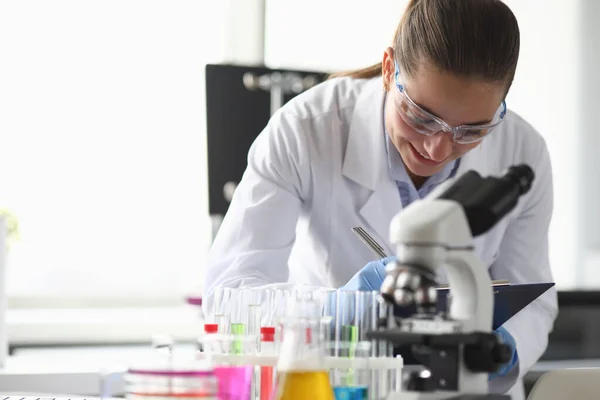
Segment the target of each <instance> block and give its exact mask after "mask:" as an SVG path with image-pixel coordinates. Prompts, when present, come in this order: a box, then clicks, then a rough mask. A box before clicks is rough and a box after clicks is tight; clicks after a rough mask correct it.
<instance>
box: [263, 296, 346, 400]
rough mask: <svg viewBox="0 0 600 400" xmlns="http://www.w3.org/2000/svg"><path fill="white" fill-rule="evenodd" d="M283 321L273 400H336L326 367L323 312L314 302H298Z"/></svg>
mask: <svg viewBox="0 0 600 400" xmlns="http://www.w3.org/2000/svg"><path fill="white" fill-rule="evenodd" d="M287 314H288V316H286V318H285V320H284V321H283V327H282V330H283V332H282V335H283V342H282V344H281V351H280V353H279V360H278V363H277V383H276V387H275V393H274V397H273V399H274V400H306V399H310V400H334V399H335V396H334V393H333V388H332V386H331V382H330V381H329V371H328V370H327V368H326V366H325V344H326V343H325V338H324V337H323V335H322V333H321V332H322V330H321V329H320V309H319V307H318V305H317V303H316V302H315V301H313V300H297V301H296V302H294V304H293V306H292V309H291V310H290V311H289V312H288V313H287Z"/></svg>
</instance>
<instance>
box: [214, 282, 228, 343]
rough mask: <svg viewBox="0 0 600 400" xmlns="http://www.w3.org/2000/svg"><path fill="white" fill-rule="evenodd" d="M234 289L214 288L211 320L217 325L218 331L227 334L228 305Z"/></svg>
mask: <svg viewBox="0 0 600 400" xmlns="http://www.w3.org/2000/svg"><path fill="white" fill-rule="evenodd" d="M233 291H234V289H232V288H224V287H217V288H215V294H214V300H213V312H212V316H211V318H212V320H213V322H214V323H215V324H217V325H218V327H219V333H221V334H228V333H229V328H230V326H229V324H230V318H229V314H230V306H231V301H232V296H233Z"/></svg>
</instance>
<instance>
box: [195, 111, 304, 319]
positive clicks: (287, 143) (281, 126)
mask: <svg viewBox="0 0 600 400" xmlns="http://www.w3.org/2000/svg"><path fill="white" fill-rule="evenodd" d="M307 140H308V138H307V136H306V135H305V131H304V129H303V127H302V124H301V120H299V119H298V118H297V117H295V116H293V115H290V114H289V113H286V112H285V111H283V110H282V109H280V110H279V111H278V112H277V113H275V114H274V115H273V116H272V118H271V120H270V121H269V123H268V124H267V126H266V127H265V129H264V130H263V131H262V132H261V133H260V134H259V135H258V137H257V138H256V140H255V141H254V143H253V144H252V146H251V148H250V150H249V153H248V165H247V168H246V170H245V172H244V174H243V177H242V179H241V181H240V182H239V184H238V186H237V188H236V190H235V192H234V195H233V198H232V201H231V203H230V206H229V209H228V212H227V215H226V216H225V218H224V219H223V223H222V224H221V226H220V228H219V232H218V234H217V236H216V238H215V241H214V242H213V245H212V247H211V250H210V252H209V259H208V266H207V271H206V276H205V284H204V291H203V292H204V293H203V304H204V309H205V313H208V314H210V310H212V308H211V307H212V295H213V292H214V288H215V287H218V286H222V287H233V288H235V287H261V286H265V287H271V288H290V287H291V286H292V285H291V284H289V283H287V281H288V277H289V270H288V258H289V255H290V252H291V249H292V246H293V244H294V241H295V230H296V223H297V221H298V218H299V215H300V212H301V210H302V207H303V205H304V204H305V202H306V199H307V198H309V196H308V193H309V191H310V154H309V149H308V147H309V146H308V143H307ZM223 156H226V155H223Z"/></svg>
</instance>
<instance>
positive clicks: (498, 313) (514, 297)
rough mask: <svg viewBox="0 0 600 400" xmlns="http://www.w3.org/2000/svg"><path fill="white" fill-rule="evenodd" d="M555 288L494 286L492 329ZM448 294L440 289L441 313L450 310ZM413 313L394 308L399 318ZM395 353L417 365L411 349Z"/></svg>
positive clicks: (443, 289) (541, 285) (524, 285)
mask: <svg viewBox="0 0 600 400" xmlns="http://www.w3.org/2000/svg"><path fill="white" fill-rule="evenodd" d="M553 286H554V283H553V282H548V283H523V284H514V285H511V284H508V283H504V282H503V283H498V284H494V285H492V287H493V289H494V318H493V323H492V328H493V329H497V328H498V327H500V326H502V325H503V324H504V323H505V322H506V321H508V320H509V319H511V318H512V317H513V316H514V315H516V314H517V313H518V312H519V311H521V310H522V309H524V308H525V307H527V305H529V304H530V303H531V302H533V301H534V300H535V299H537V298H538V297H540V296H541V295H542V294H544V293H545V292H546V291H548V290H549V289H550V288H551V287H553ZM448 294H449V289H448V287H439V288H438V296H437V305H438V310H439V311H441V312H445V311H447V309H448ZM412 312H414V310H410V309H408V310H407V309H404V310H401V309H399V308H398V307H395V308H394V314H395V315H396V316H397V317H408V316H409V315H410V314H411V313H412ZM394 353H395V354H400V355H402V357H403V358H404V363H405V364H407V365H409V364H416V363H417V362H416V361H415V360H414V359H413V357H412V354H410V353H411V352H410V349H409V348H406V347H405V346H399V347H397V348H395V349H394Z"/></svg>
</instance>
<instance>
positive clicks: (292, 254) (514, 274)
mask: <svg viewBox="0 0 600 400" xmlns="http://www.w3.org/2000/svg"><path fill="white" fill-rule="evenodd" d="M383 99H384V96H383V84H382V80H381V78H374V79H369V80H354V79H351V78H336V79H334V80H330V81H327V82H325V83H323V84H321V85H319V86H317V87H315V88H312V89H311V90H308V91H307V92H305V93H303V94H301V95H299V96H297V97H296V98H294V99H293V100H291V101H290V102H289V103H287V104H286V105H285V106H284V107H282V109H280V110H279V111H278V112H277V113H276V114H275V115H274V116H273V117H272V119H271V120H270V122H269V123H268V125H267V126H266V128H265V129H264V130H263V132H261V134H260V135H259V136H258V138H257V139H256V141H255V142H254V143H253V145H252V147H251V149H250V151H249V154H248V167H247V170H246V171H245V173H244V175H243V178H242V179H241V182H240V183H239V185H238V187H237V189H236V191H235V194H234V196H233V199H232V202H231V205H230V208H229V211H228V213H227V215H226V217H225V219H224V220H223V223H222V225H221V227H220V230H219V233H218V235H217V237H216V239H215V241H214V243H213V247H212V249H211V252H210V257H209V265H208V269H207V275H206V285H205V299H206V302H205V304H206V306H207V307H210V306H211V292H212V289H214V287H215V286H230V287H240V286H246V287H249V286H262V285H268V284H271V285H273V284H274V285H279V286H289V285H313V286H325V287H334V288H337V287H340V286H342V285H344V284H345V283H347V282H348V280H349V279H350V278H351V277H352V276H353V275H354V274H355V273H356V272H357V271H358V270H360V269H361V268H362V267H363V266H364V265H365V264H367V263H368V262H369V261H372V260H373V259H374V256H373V255H372V254H371V252H370V251H369V250H368V249H367V248H366V247H365V246H364V245H363V244H362V243H360V242H359V240H358V239H357V238H356V236H355V235H354V234H353V233H352V232H351V228H352V227H355V226H362V227H364V228H365V229H366V230H367V231H368V232H369V233H370V234H371V235H372V236H373V237H374V238H375V240H377V241H378V242H379V243H380V244H382V246H383V247H384V249H385V252H386V253H387V254H393V253H394V251H393V250H394V249H393V248H392V247H391V246H390V242H389V238H388V236H389V234H388V231H389V224H390V222H391V220H392V217H393V216H394V215H395V214H396V213H398V212H399V211H400V210H401V209H402V204H401V201H400V196H399V193H398V189H397V187H396V184H395V182H394V181H393V180H392V179H391V178H390V174H389V170H388V164H387V157H386V152H385V143H384V131H383V121H382V110H383V108H382V107H383ZM224 156H225V155H224ZM518 163H527V164H529V165H530V166H531V167H532V168H533V169H534V171H535V175H536V176H535V181H534V183H533V187H532V189H531V191H530V192H529V193H528V194H526V195H525V196H524V197H522V198H521V200H520V202H519V204H518V206H517V207H516V208H515V210H513V212H512V213H511V214H509V215H508V216H507V217H506V218H505V219H504V220H502V221H501V222H499V223H498V224H497V226H495V227H494V228H493V229H492V230H491V231H490V232H488V233H487V234H485V235H483V236H481V237H478V238H476V240H475V246H476V251H477V254H478V255H479V257H480V258H481V259H482V260H483V261H484V262H485V263H486V265H488V266H489V271H490V275H491V278H492V279H508V280H510V281H511V282H513V283H522V282H549V281H552V275H551V271H550V266H549V261H548V235H547V231H548V225H549V222H550V216H551V213H552V204H553V199H552V172H551V167H550V159H549V156H548V152H547V149H546V145H545V142H544V140H543V139H542V137H541V136H540V135H539V134H538V133H537V132H536V131H535V130H534V129H533V128H532V127H531V126H530V125H529V124H527V123H526V122H525V121H524V120H523V119H521V118H520V117H519V116H518V115H516V114H515V113H513V112H510V111H509V112H508V113H507V115H506V117H505V120H504V122H503V123H502V124H501V125H500V126H499V127H498V128H496V130H495V131H494V132H493V133H492V134H491V135H490V136H489V137H487V138H486V139H485V140H483V142H482V143H481V144H480V146H478V147H477V148H475V149H473V150H472V151H470V152H469V153H468V154H466V155H465V156H464V157H462V160H461V163H460V167H459V171H458V173H457V176H458V175H460V174H461V173H462V172H464V171H467V170H470V169H473V170H476V171H478V172H479V173H481V174H482V175H490V174H491V175H495V174H502V173H504V172H506V169H507V167H509V166H510V165H514V164H518ZM440 277H441V279H444V278H443V277H444V274H443V273H441V274H440ZM556 313H557V300H556V292H555V290H551V291H549V292H547V293H546V294H545V295H543V296H542V297H540V298H539V299H538V300H537V301H536V302H534V303H532V304H531V305H529V306H528V307H527V308H526V309H524V310H522V311H521V312H520V313H519V314H518V315H516V316H515V317H513V318H512V319H511V320H510V321H508V322H507V323H506V324H505V327H506V328H507V330H508V331H509V332H510V333H511V334H512V335H513V336H514V338H515V340H516V343H517V350H518V355H519V364H518V367H517V368H515V369H514V370H513V373H512V374H510V376H507V377H504V378H499V379H496V380H494V381H493V383H492V384H491V390H493V391H495V392H503V391H505V390H507V389H508V388H510V387H511V386H513V384H514V383H515V382H518V381H520V379H521V378H522V377H523V375H524V374H525V372H526V371H527V370H528V369H529V368H530V367H531V366H532V365H533V364H534V363H535V362H536V361H537V360H538V358H539V357H540V356H541V355H542V353H543V352H544V350H545V349H546V346H547V339H548V333H549V331H550V330H551V328H552V326H553V322H554V319H555V317H556ZM510 393H511V394H512V395H513V396H514V397H513V398H515V399H519V398H523V389H522V384H517V385H514V387H513V389H512V390H511V391H510Z"/></svg>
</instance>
